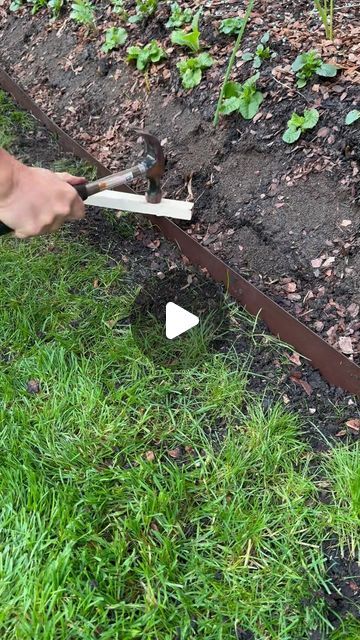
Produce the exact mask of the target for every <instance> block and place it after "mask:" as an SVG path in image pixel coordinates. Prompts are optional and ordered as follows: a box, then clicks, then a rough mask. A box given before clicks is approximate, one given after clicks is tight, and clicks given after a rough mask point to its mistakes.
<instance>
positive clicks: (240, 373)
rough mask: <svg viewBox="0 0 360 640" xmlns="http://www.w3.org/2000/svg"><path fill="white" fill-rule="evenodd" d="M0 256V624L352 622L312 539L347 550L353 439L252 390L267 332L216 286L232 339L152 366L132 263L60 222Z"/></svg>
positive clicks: (138, 631) (291, 630)
mask: <svg viewBox="0 0 360 640" xmlns="http://www.w3.org/2000/svg"><path fill="white" fill-rule="evenodd" d="M15 113H16V110H15ZM0 122H1V121H0ZM11 122H13V120H11ZM23 125H24V123H21V126H23ZM17 126H18V124H17V125H16V127H17ZM16 127H15V128H16ZM12 128H13V124H11V123H9V122H7V123H6V131H7V135H8V136H10V137H11V129H12ZM0 134H1V127H0ZM3 134H4V127H3ZM10 137H8V140H10ZM12 141H13V142H14V138H12ZM0 253H1V279H0V295H1V308H0V324H1V328H2V330H1V339H0V398H1V401H0V415H1V423H0V425H1V426H0V428H1V436H0V446H1V473H0V482H1V493H0V505H1V506H0V518H1V521H0V597H1V611H0V633H1V637H2V638H4V640H80V639H81V640H90V639H93V638H96V639H100V640H110V639H111V640H113V639H116V640H117V639H118V640H120V639H121V640H130V639H134V638H136V639H140V638H146V639H147V640H185V639H190V638H194V639H195V638H203V639H204V640H205V639H206V640H220V639H221V640H228V639H230V638H234V639H236V638H237V639H241V640H250V639H252V638H254V639H256V640H270V639H271V640H289V639H290V638H291V639H294V640H308V639H309V638H311V637H314V638H315V637H319V638H331V639H332V640H340V639H341V640H345V639H346V640H351V639H353V640H355V639H356V638H358V637H359V632H360V626H359V622H358V621H356V620H355V618H346V619H345V620H343V621H341V620H340V619H337V616H336V615H333V614H332V613H331V609H332V604H331V603H332V602H333V600H331V599H330V598H329V596H330V594H332V595H333V594H334V587H333V585H332V583H331V579H330V577H329V574H328V569H329V566H328V561H327V560H326V555H325V551H324V543H325V541H328V544H332V545H333V546H334V547H338V548H340V550H344V551H345V550H346V552H347V553H352V554H353V556H354V557H355V558H357V557H358V555H359V544H358V540H359V530H360V494H359V484H360V478H359V456H360V451H359V446H358V445H357V444H355V445H352V446H351V445H346V444H345V445H339V446H337V447H334V448H329V449H328V450H327V451H325V452H324V453H319V452H318V451H317V452H316V451H314V450H312V449H311V448H310V446H309V444H307V441H306V437H304V434H305V426H306V425H305V424H304V420H303V419H302V418H301V416H298V415H296V414H294V413H290V412H288V411H287V410H286V408H284V406H283V402H282V401H281V398H279V402H273V403H272V404H271V405H270V406H269V405H268V403H265V402H263V397H262V396H261V395H259V394H258V395H255V394H254V393H253V392H252V391H251V387H250V384H249V382H250V380H251V377H252V366H253V364H252V357H253V355H254V353H255V351H256V344H255V343H262V344H263V345H264V344H266V345H267V348H268V349H273V350H274V352H278V353H279V354H281V353H283V351H284V347H283V346H282V345H278V344H277V343H276V341H274V340H269V338H268V336H266V334H264V335H262V334H261V332H260V331H259V330H256V331H253V329H254V326H255V325H254V322H253V321H251V320H250V319H248V318H246V316H245V315H244V314H243V313H242V312H241V311H240V310H239V309H238V308H237V307H236V306H235V305H233V304H232V303H231V302H230V301H229V303H228V304H229V313H230V315H231V318H232V325H233V327H232V328H233V331H234V336H235V340H234V346H233V347H231V348H229V349H228V350H227V351H226V352H225V353H222V352H218V353H216V352H215V353H214V352H211V351H209V352H208V353H204V356H206V357H203V358H202V359H201V361H200V364H199V365H198V366H192V367H191V368H187V369H183V368H181V367H180V366H179V368H178V369H176V368H174V367H173V368H171V369H169V368H166V367H162V366H159V365H155V364H154V362H153V361H152V360H151V359H149V358H148V357H147V356H146V355H144V353H143V351H142V349H141V344H139V343H138V342H137V341H136V340H134V337H133V334H132V329H131V326H129V323H128V322H127V318H128V317H129V314H130V311H131V308H132V303H133V301H134V297H135V295H136V286H135V283H134V281H133V277H132V273H131V265H130V266H129V265H127V266H126V268H125V265H123V264H121V263H118V264H114V261H113V260H112V261H109V259H108V257H107V256H106V255H104V254H100V253H98V252H97V251H96V250H95V249H94V248H91V247H89V245H88V244H87V243H86V240H84V241H83V242H81V241H80V240H76V239H75V238H74V235H72V234H70V233H69V231H67V230H65V231H64V232H62V233H61V234H57V235H55V236H52V237H51V238H50V239H35V240H32V241H29V242H19V241H15V240H12V239H9V238H6V239H4V240H2V242H1V245H0ZM246 332H247V333H248V334H249V335H250V336H252V338H253V342H254V353H252V352H251V351H250V352H249V353H241V351H239V349H237V348H236V346H237V338H239V339H240V338H242V337H243V335H244V333H246ZM255 336H256V338H255ZM205 344H206V342H205ZM279 375H280V374H279ZM263 388H264V394H265V390H266V381H265V380H264V386H263ZM272 391H273V393H274V392H275V393H276V390H274V389H273V390H272ZM320 493H321V494H322V496H323V495H324V493H325V495H326V499H324V498H322V499H320ZM330 620H332V622H331V621H330ZM338 624H339V625H340V627H339V628H338V629H337V630H336V631H334V628H335V626H337V625H338ZM313 632H316V633H317V634H318V635H313V636H312V633H313Z"/></svg>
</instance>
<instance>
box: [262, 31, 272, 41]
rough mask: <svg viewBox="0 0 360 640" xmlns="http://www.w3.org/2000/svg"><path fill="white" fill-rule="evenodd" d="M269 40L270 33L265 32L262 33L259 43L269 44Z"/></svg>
mask: <svg viewBox="0 0 360 640" xmlns="http://www.w3.org/2000/svg"><path fill="white" fill-rule="evenodd" d="M269 39H270V31H267V32H266V33H264V35H263V37H262V38H261V40H260V42H261V44H267V43H268V42H269Z"/></svg>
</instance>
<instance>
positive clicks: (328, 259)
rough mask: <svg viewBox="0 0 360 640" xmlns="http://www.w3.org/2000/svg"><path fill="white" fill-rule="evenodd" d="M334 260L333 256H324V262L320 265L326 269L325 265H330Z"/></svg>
mask: <svg viewBox="0 0 360 640" xmlns="http://www.w3.org/2000/svg"><path fill="white" fill-rule="evenodd" d="M334 262H335V258H334V257H330V258H326V260H325V262H324V263H323V264H322V267H323V268H324V269H326V268H327V267H330V265H331V264H333V263H334Z"/></svg>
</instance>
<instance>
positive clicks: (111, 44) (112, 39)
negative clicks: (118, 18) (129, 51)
mask: <svg viewBox="0 0 360 640" xmlns="http://www.w3.org/2000/svg"><path fill="white" fill-rule="evenodd" d="M127 39H128V34H127V32H126V30H125V29H123V28H122V27H110V28H109V29H107V30H106V32H105V42H104V44H103V46H102V47H101V50H102V51H104V52H105V53H109V51H113V49H117V48H118V47H122V45H124V44H125V42H126V40H127Z"/></svg>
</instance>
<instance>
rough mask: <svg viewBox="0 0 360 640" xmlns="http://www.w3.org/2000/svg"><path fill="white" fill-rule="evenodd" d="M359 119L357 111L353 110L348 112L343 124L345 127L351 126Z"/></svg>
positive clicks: (359, 114) (359, 115)
mask: <svg viewBox="0 0 360 640" xmlns="http://www.w3.org/2000/svg"><path fill="white" fill-rule="evenodd" d="M359 119H360V111H359V109H353V110H352V111H349V113H348V114H347V116H346V118H345V124H347V125H350V124H353V122H356V121H357V120H359Z"/></svg>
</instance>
